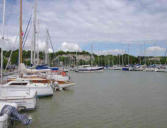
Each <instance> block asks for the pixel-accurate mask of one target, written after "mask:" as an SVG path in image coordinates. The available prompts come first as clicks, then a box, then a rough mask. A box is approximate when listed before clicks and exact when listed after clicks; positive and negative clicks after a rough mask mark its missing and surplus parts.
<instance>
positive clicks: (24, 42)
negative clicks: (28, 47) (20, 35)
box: [23, 25, 31, 48]
mask: <svg viewBox="0 0 167 128" xmlns="http://www.w3.org/2000/svg"><path fill="white" fill-rule="evenodd" d="M30 30H31V25H30V28H29V29H28V30H27V34H26V36H25V39H24V41H23V48H24V46H25V44H26V41H27V38H28V36H29V33H30Z"/></svg>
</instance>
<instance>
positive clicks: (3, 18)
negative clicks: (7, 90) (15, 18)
mask: <svg viewBox="0 0 167 128" xmlns="http://www.w3.org/2000/svg"><path fill="white" fill-rule="evenodd" d="M5 7H6V0H3V14H2V16H3V17H2V42H3V41H4V35H5V34H4V28H5ZM2 81H3V48H2V46H1V83H2Z"/></svg>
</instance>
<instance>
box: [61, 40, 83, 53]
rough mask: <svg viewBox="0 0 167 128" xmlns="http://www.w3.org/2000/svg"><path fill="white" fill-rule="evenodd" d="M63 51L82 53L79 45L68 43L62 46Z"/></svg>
mask: <svg viewBox="0 0 167 128" xmlns="http://www.w3.org/2000/svg"><path fill="white" fill-rule="evenodd" d="M60 49H61V50H63V51H81V48H80V47H79V45H78V44H76V43H67V42H63V43H62V44H61V48H60Z"/></svg>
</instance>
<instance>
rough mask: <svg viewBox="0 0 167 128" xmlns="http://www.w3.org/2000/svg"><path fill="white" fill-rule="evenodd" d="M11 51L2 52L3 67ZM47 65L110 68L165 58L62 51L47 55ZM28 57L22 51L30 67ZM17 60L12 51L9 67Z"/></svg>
mask: <svg viewBox="0 0 167 128" xmlns="http://www.w3.org/2000/svg"><path fill="white" fill-rule="evenodd" d="M10 54H11V51H10V50H9V51H3V55H4V56H3V63H4V67H6V64H7V62H8V58H9V57H10ZM68 55H69V56H68ZM78 55H85V56H89V57H90V59H88V60H84V59H79V60H78V59H77V56H78ZM48 56H49V65H50V66H61V65H62V66H76V65H86V64H92V65H99V66H112V65H128V64H147V65H151V64H166V63H167V57H165V56H161V57H152V56H132V55H128V54H123V55H97V54H90V53H89V52H87V51H81V52H77V53H76V52H69V51H67V52H64V51H57V52H55V53H49V55H48ZM30 57H31V51H30V50H27V51H26V50H23V62H24V63H25V64H26V65H27V66H30V65H31V63H30ZM18 58H19V51H18V50H14V51H13V52H12V55H11V59H10V64H11V65H18V63H19V62H18ZM44 58H45V53H44V52H43V51H40V52H39V59H40V60H44Z"/></svg>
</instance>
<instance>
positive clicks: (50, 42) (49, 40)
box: [47, 30, 54, 53]
mask: <svg viewBox="0 0 167 128" xmlns="http://www.w3.org/2000/svg"><path fill="white" fill-rule="evenodd" d="M47 33H48V37H49V42H50V45H51V47H52V50H53V53H54V48H53V44H52V40H51V37H50V34H49V31H48V30H47Z"/></svg>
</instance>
